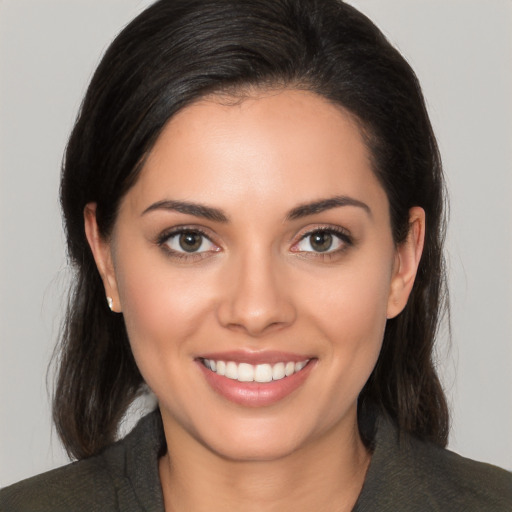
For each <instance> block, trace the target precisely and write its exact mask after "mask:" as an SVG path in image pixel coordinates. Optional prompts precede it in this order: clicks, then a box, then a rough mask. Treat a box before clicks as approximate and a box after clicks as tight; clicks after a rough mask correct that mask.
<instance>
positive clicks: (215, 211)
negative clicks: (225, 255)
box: [142, 196, 372, 223]
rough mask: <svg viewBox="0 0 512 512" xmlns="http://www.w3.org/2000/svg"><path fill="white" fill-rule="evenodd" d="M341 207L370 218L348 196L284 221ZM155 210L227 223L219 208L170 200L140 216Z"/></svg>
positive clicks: (302, 209)
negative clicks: (353, 209) (360, 211)
mask: <svg viewBox="0 0 512 512" xmlns="http://www.w3.org/2000/svg"><path fill="white" fill-rule="evenodd" d="M341 206H356V207H358V208H362V209H363V210H364V211H365V212H366V213H368V215H370V217H371V216H372V212H371V209H370V207H369V206H368V205H367V204H366V203H363V202H362V201H359V200H358V199H354V198H352V197H348V196H335V197H330V198H327V199H320V200H318V201H313V202H311V203H304V204H301V205H299V206H297V207H296V208H293V209H292V210H290V211H289V212H288V214H287V215H286V220H297V219H302V218H303V217H308V216H309V215H315V214H317V213H322V212H324V211H326V210H331V209H333V208H339V207H341ZM156 210H168V211H175V212H178V213H184V214H186V215H193V216H194V217H201V218H203V219H208V220H211V221H214V222H223V223H225V222H229V218H228V216H227V215H226V214H225V213H224V212H223V211H222V210H221V209H220V208H214V207H212V206H206V205H204V204H199V203H192V202H189V201H175V200H171V199H165V200H163V201H158V202H156V203H153V204H152V205H151V206H148V207H147V208H146V209H145V210H144V211H143V212H142V215H145V214H146V213H149V212H152V211H156Z"/></svg>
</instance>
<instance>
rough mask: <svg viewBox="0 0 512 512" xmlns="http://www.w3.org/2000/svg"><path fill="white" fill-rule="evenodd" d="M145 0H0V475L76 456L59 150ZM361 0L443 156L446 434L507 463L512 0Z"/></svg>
mask: <svg viewBox="0 0 512 512" xmlns="http://www.w3.org/2000/svg"><path fill="white" fill-rule="evenodd" d="M149 3H150V2H149V1H147V0H146V1H142V0H101V1H100V0H96V1H95V0H3V1H1V0H0V485H6V484H9V483H11V482H14V481H17V480H19V479H21V478H24V477H27V476H30V475H33V474H35V473H39V472H41V471H43V470H47V469H50V468H52V467H55V466H57V465H60V464H63V463H64V462H66V461H67V459H66V457H65V456H64V454H63V453H62V449H61V448H60V445H59V442H58V439H57V436H56V434H55V433H52V431H51V422H50V418H49V405H48V392H47V383H46V369H47V365H48V362H49V359H50V356H51V353H52V350H53V346H54V343H55V340H56V336H57V332H58V326H59V321H60V315H61V312H62V309H63V308H62V305H63V303H64V300H63V294H64V292H65V290H66V282H67V279H68V274H67V271H66V260H65V256H64V247H63V234H62V230H61V221H60V215H59V207H58V198H57V191H58V181H59V167H60V161H61V156H62V152H63V150H64V147H65V144H66V138H67V135H68V133H69V131H70V129H71V126H72V122H73V119H74V117H75V114H76V111H77V109H78V107H79V105H80V101H81V98H82V96H83V93H84V92H85V87H86V84H87V82H88V80H89V78H90V76H91V73H92V70H93V69H94V67H95V65H96V64H97V63H98V60H99V58H100V55H101V54H102V52H103V51H104V50H105V48H106V46H107V45H108V43H109V42H110V41H111V39H112V38H113V36H114V35H115V34H116V33H117V32H118V31H119V30H120V29H121V28H122V26H123V25H124V24H126V23H127V22H128V21H129V20H130V19H131V18H133V16H134V15H135V14H137V13H138V12H139V11H140V10H141V9H142V8H143V7H145V6H147V5H149ZM350 3H353V4H354V5H356V6H357V7H359V8H360V9H361V10H362V11H363V12H365V13H366V14H368V15H369V17H370V18H372V19H373V20H374V21H375V22H376V23H377V24H378V25H379V26H380V27H381V29H383V30H384V32H385V33H386V34H387V35H388V36H389V38H390V39H391V41H392V42H393V43H394V44H396V45H397V46H398V47H399V49H400V50H401V51H402V52H403V54H404V55H405V56H406V58H407V59H408V60H409V61H410V62H411V63H412V65H413V67H414V68H415V70H416V71H417V74H418V75H419V78H420V81H421V82H422V84H423V87H424V92H425V95H426V98H427V101H428V107H429V110H430V113H431V117H432V121H433V124H434V127H435V129H436V133H437V136H438V139H439V143H440V147H441V152H442V155H443V158H444V163H445V170H446V175H447V180H448V185H449V189H450V193H451V225H450V229H449V233H448V252H449V267H450V275H451V278H450V285H451V297H452V318H453V342H452V346H451V348H449V347H448V346H447V344H446V343H444V342H443V340H444V339H445V336H442V337H441V338H442V339H441V341H442V342H441V343H440V345H439V351H438V355H439V359H440V362H441V369H442V374H443V380H444V383H445V386H446V389H447V393H448V396H449V399H450V403H451V406H452V410H453V429H452V434H451V441H450V447H451V448H452V449H454V450H456V451H459V452H460V453H462V454H464V455H466V456H469V457H472V458H475V459H480V460H485V461H489V462H492V463H494V464H498V465H501V466H503V467H506V468H508V469H512V436H511V435H510V434H511V432H512V371H511V368H512V334H511V332H512V314H511V312H512V285H511V283H512V230H511V225H512V201H511V199H512V172H511V167H512V149H511V148H512V100H511V93H510V91H512V66H511V63H512V30H511V29H512V2H511V1H510V0H486V1H485V2H483V1H482V0H414V1H411V0H385V1H384V0H353V1H352V2H350ZM444 334H445V333H444Z"/></svg>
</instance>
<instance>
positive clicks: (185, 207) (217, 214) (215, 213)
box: [142, 200, 228, 222]
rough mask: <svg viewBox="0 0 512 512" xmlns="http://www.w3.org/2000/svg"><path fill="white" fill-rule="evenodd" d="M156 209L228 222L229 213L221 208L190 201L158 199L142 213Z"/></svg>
mask: <svg viewBox="0 0 512 512" xmlns="http://www.w3.org/2000/svg"><path fill="white" fill-rule="evenodd" d="M155 210H169V211H175V212H178V213H184V214H187V215H193V216H194V217H202V218H203V219H208V220H212V221H214V222H228V217H227V215H226V214H225V213H224V212H223V211H222V210H220V209H219V208H213V207H211V206H206V205H203V204H198V203H191V202H188V201H172V200H163V201H158V202H156V203H153V204H152V205H151V206H148V207H147V208H146V209H145V210H144V211H143V212H142V215H145V214H146V213H149V212H153V211H155Z"/></svg>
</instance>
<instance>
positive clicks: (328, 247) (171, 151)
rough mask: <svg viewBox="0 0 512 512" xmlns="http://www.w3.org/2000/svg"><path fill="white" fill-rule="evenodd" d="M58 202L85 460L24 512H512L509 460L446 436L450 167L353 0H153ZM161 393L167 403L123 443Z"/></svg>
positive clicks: (69, 401)
mask: <svg viewBox="0 0 512 512" xmlns="http://www.w3.org/2000/svg"><path fill="white" fill-rule="evenodd" d="M226 27H227V28H228V29H227V28H226ZM61 194H62V206H63V211H64V217H65V221H66V229H67V235H68V246H69V252H70V256H71V258H72V260H73V262H74V264H75V266H76V270H77V280H76V284H75V290H74V294H73V296H72V300H71V302H70V306H69V311H68V316H67V321H66V328H65V331H64V333H63V346H62V356H61V361H60V374H59V382H58V387H57V390H56V394H55V405H54V412H55V421H56V424H57V427H58V430H59V433H60V435H61V438H62V440H63V442H64V444H65V446H66V447H67V449H68V451H69V452H70V453H71V454H73V455H74V456H75V457H77V458H78V459H81V460H80V462H78V463H76V464H74V465H71V466H68V467H65V468H62V469H59V470H56V471H54V472H51V473H48V474H46V475H42V476H40V477H36V478H35V479H32V480H29V481H26V482H22V483H20V484H18V485H15V486H12V487H10V488H7V489H5V490H4V491H2V494H0V496H1V498H0V500H1V501H0V504H1V505H2V507H4V508H5V509H6V510H34V509H36V510H70V509H71V510H81V509H84V510H91V509H93V510H94V509H98V510H140V509H143V510H164V509H165V510H166V511H169V510H194V511H195V510H197V511H200V510H204V509H208V510H210V511H211V510H215V509H217V508H218V509H221V508H222V509H226V508H228V509H243V510H277V509H280V510H283V509H284V510H292V509H293V510H311V509H312V508H313V507H316V508H318V509H320V510H429V509H432V510H437V509H439V510H442V509H445V510H468V509H469V510H471V509H475V510H479V509H484V510H485V509H489V510H508V509H509V508H510V505H511V503H512V496H511V494H512V479H511V477H510V475H508V474H507V473H506V472H504V471H502V470H499V469H497V468H492V467H488V466H484V465H480V464H478V463H474V462H471V461H468V460H466V459H461V458H460V457H458V456H456V455H454V454H451V453H450V452H447V451H445V450H444V449H443V447H444V446H445V445H446V439H447V432H448V413H447V407H446V402H445V398H444V395H443V392H442V389H441V387H440V385H439V382H438V379H437V376H436V373H435V369H434V367H433V364H432V348H433V342H434V337H435V333H436V328H437V323H438V319H439V315H440V312H441V310H442V306H443V292H444V274H443V258H442V242H443V229H444V224H443V180H442V171H441V164H440V159H439V156H438V152H437V148H436V142H435V139H434V136H433V134H432V130H431V126H430V123H429V120H428V117H427V114H426V110H425V106H424V102H423V99H422V95H421V91H420V88H419V85H418V83H417V80H416V78H415V76H414V74H413V72H412V71H411V69H410V68H409V66H408V65H407V64H406V63H405V61H404V60H403V59H402V57H401V56H400V55H399V54H398V53H397V52H396V50H394V49H393V48H392V47H391V46H390V45H389V43H388V42H387V41H386V40H385V39H384V38H383V36H382V35H381V34H380V33H379V32H378V30H377V29H376V28H375V27H374V26H373V25H372V24H371V22H370V21H369V20H368V19H366V18H365V17H364V16H362V15H361V14H360V13H358V12H357V11H356V10H354V9H353V8H351V7H349V6H348V5H345V4H343V3H340V2H338V1H336V0H332V1H331V0H329V1H322V2H315V1H305V0H294V1H292V0H288V1H285V0H281V1H277V2H276V1H272V2H271V1H245V0H243V1H240V0H237V1H235V0H217V1H204V0H203V1H190V0H187V1H185V0H181V1H177V0H174V1H160V2H157V3H156V4H154V5H153V6H152V7H150V8H149V9H148V10H147V11H145V12H144V13H143V14H142V15H140V16H139V17H138V18H137V19H136V20H134V21H133V22H132V23H131V24H130V25H129V26H128V27H127V28H126V29H125V30H124V31H123V32H122V33H121V34H120V36H118V38H117V39H116V41H114V43H113V44H112V46H111V47H110V49H109V50H108V51H107V53H106V55H105V57H104V59H103V61H102V63H101V64H100V66H99V68H98V70H97V72H96V74H95V76H94V78H93V80H92V82H91V85H90V87H89V90H88V93H87V95H86V98H85V100H84V103H83V106H82V109H81V113H80V116H79V119H78V121H77V124H76V126H75V129H74V131H73V133H72V135H71V138H70V141H69V145H68V149H67V153H66V159H65V165H64V170H63V175H62V188H61ZM144 384H147V385H148V386H149V387H150V388H151V389H152V391H153V392H154V393H155V394H156V396H157V399H158V404H159V408H158V410H157V411H155V412H154V413H153V414H151V415H149V416H148V417H146V418H145V419H143V420H142V421H141V423H140V424H139V425H138V426H137V427H136V429H135V430H134V431H133V432H132V433H131V434H130V435H129V436H128V437H127V438H126V439H125V440H123V441H121V442H120V443H117V444H114V445H113V444H112V443H113V442H114V440H115V437H116V431H117V427H118V425H119V422H120V419H121V418H122V416H123V414H124V412H125V411H126V409H127V407H128V405H129V404H130V403H131V402H132V401H133V399H134V398H135V397H136V396H137V395H138V393H140V391H141V389H142V387H143V385H144ZM443 507H444V508H443Z"/></svg>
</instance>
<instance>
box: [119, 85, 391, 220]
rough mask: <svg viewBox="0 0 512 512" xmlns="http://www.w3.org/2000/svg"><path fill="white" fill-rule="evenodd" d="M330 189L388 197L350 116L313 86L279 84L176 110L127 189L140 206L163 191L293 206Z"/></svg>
mask: <svg viewBox="0 0 512 512" xmlns="http://www.w3.org/2000/svg"><path fill="white" fill-rule="evenodd" d="M334 194H343V195H352V196H356V197H357V196H364V199H365V200H366V201H373V200H377V201H378V200H384V202H386V201H387V200H386V198H385V194H384V191H383V189H382V188H381V186H380V184H379V182H378V181H377V179H376V177H375V175H374V173H373V171H372V165H371V158H370V154H369V151H368V148H367V147H366V144H365V143H364V140H363V137H362V135H361V130H360V127H359V125H358V123H357V122H356V120H355V119H354V117H353V116H351V115H350V114H349V113H347V112H346V111H344V110H343V109H342V108H341V107H339V106H336V105H333V104H332V103H330V102H328V101H327V100H326V99H324V98H322V97H320V96H318V95H316V94H314V93H312V92H306V91H297V90H284V91H272V92H265V93H261V94H259V95H251V96H249V97H244V98H242V99H240V98H237V97H235V98H231V97H226V96H218V95H214V96H210V97H207V98H204V99H202V100H200V101H198V102H196V103H194V104H193V105H191V106H188V107H186V108H184V109H183V110H181V111H180V112H179V113H177V114H176V115H175V116H174V117H173V118H172V119H171V120H170V121H169V122H168V124H167V125H166V127H165V128H164V130H163V131H162V133H161V135H160V137H159V138H158V140H157V142H156V144H155V145H154V147H153V149H152V151H151V152H150V154H149V156H148V158H147V160H146V162H145V165H144V168H143V170H142V172H141V175H140V177H139V180H138V182H137V183H136V185H135V186H134V187H133V190H131V191H130V192H129V194H128V195H129V196H131V197H130V198H129V199H130V202H131V204H132V206H133V207H134V208H137V209H139V210H140V209H144V208H145V207H147V203H148V201H157V200H162V199H165V198H166V197H164V196H166V195H168V196H169V198H172V199H181V200H194V201H201V202H205V203H212V202H217V201H219V200H220V201H223V202H225V203H226V204H225V206H226V207H227V206H229V204H230V200H231V199H233V200H235V199H238V200H240V199H243V200H245V201H248V202H250V203H251V204H252V205H253V206H254V205H257V204H260V205H265V204H266V203H269V202H274V203H275V202H276V201H279V202H280V203H281V204H282V205H283V207H285V205H286V206H290V207H292V206H293V205H294V204H296V203H297V202H299V203H300V202H307V201H311V200H315V199H318V198H321V197H329V196H332V195H334ZM383 195H384V197H383ZM361 199H363V198H361ZM235 205H236V201H233V206H235Z"/></svg>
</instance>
